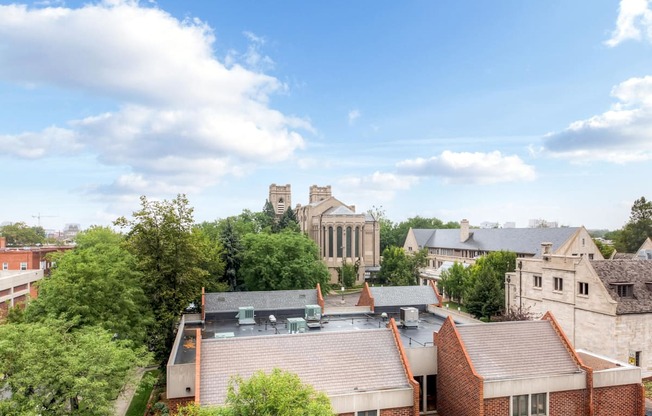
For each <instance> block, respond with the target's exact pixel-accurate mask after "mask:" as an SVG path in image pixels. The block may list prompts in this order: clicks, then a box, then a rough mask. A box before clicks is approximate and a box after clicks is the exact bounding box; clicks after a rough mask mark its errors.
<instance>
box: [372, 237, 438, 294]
mask: <svg viewBox="0 0 652 416" xmlns="http://www.w3.org/2000/svg"><path fill="white" fill-rule="evenodd" d="M426 258H427V251H426V250H425V249H423V250H420V251H417V252H415V253H411V254H406V253H405V250H403V248H401V247H387V248H386V249H385V250H384V251H383V257H382V260H381V262H380V272H378V282H379V283H381V284H388V285H392V286H411V285H416V284H417V279H418V277H419V269H420V268H421V267H424V266H425V265H426Z"/></svg>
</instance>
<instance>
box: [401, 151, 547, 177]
mask: <svg viewBox="0 0 652 416" xmlns="http://www.w3.org/2000/svg"><path fill="white" fill-rule="evenodd" d="M397 170H398V172H399V173H400V174H403V175H413V176H417V177H427V176H437V177H441V178H442V179H443V180H444V182H445V183H474V184H491V183H498V182H515V181H531V180H534V178H535V176H536V175H535V172H534V168H533V167H532V166H530V165H527V164H525V163H524V162H523V161H522V160H521V158H519V157H518V156H504V155H502V154H501V153H500V152H499V151H494V152H489V153H480V152H475V153H469V152H460V153H456V152H451V151H448V150H446V151H444V152H442V153H441V154H440V155H439V156H433V157H430V158H417V159H411V160H404V161H402V162H399V163H398V164H397Z"/></svg>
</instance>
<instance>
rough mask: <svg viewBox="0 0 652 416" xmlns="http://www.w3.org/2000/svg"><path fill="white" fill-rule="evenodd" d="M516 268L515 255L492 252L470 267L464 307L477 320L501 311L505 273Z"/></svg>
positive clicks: (505, 252)
mask: <svg viewBox="0 0 652 416" xmlns="http://www.w3.org/2000/svg"><path fill="white" fill-rule="evenodd" d="M515 268H516V253H513V252H511V251H502V250H501V251H494V252H492V253H489V254H487V255H485V256H482V257H480V258H479V259H477V260H476V262H475V264H473V266H471V272H470V273H471V279H470V284H469V293H468V296H467V298H466V302H465V303H464V305H465V306H466V308H467V310H468V311H469V312H470V313H472V314H473V315H475V316H476V317H479V318H487V319H488V318H490V317H491V316H494V315H496V314H498V313H499V312H500V311H502V310H503V307H504V303H505V301H504V299H505V284H504V281H505V273H507V272H513V271H514V270H515Z"/></svg>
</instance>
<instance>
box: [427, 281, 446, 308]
mask: <svg viewBox="0 0 652 416" xmlns="http://www.w3.org/2000/svg"><path fill="white" fill-rule="evenodd" d="M430 287H432V290H434V291H435V296H437V299H438V300H439V303H438V304H437V306H442V305H443V303H442V302H443V300H444V299H443V297H442V296H441V295H440V294H439V290H437V284H436V283H435V282H434V281H433V280H431V281H430Z"/></svg>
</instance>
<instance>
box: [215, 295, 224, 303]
mask: <svg viewBox="0 0 652 416" xmlns="http://www.w3.org/2000/svg"><path fill="white" fill-rule="evenodd" d="M217 301H218V302H226V298H225V297H224V296H219V297H218V298H217Z"/></svg>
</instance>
